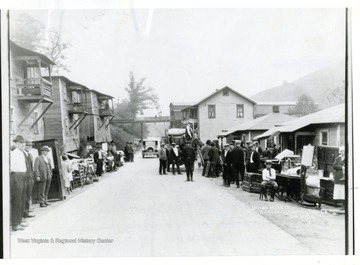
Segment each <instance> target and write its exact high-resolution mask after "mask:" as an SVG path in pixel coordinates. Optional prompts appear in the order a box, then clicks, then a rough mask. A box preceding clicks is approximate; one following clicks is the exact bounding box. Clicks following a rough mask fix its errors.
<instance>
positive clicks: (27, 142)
mask: <svg viewBox="0 0 360 265" xmlns="http://www.w3.org/2000/svg"><path fill="white" fill-rule="evenodd" d="M26 145H27V146H33V145H34V144H33V143H32V142H31V141H30V140H26Z"/></svg>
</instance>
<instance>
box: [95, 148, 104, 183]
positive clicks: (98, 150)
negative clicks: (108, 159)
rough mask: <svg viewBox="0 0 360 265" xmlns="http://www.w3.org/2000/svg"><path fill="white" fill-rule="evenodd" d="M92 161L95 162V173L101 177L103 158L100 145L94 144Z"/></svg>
mask: <svg viewBox="0 0 360 265" xmlns="http://www.w3.org/2000/svg"><path fill="white" fill-rule="evenodd" d="M94 162H95V164H96V175H97V176H98V177H101V175H102V170H103V163H104V158H103V153H102V152H101V146H100V145H98V146H96V151H95V153H94Z"/></svg>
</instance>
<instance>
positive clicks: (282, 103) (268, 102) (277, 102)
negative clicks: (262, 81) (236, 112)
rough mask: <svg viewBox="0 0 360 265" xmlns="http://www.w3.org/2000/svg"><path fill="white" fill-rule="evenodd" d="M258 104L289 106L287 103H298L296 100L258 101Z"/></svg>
mask: <svg viewBox="0 0 360 265" xmlns="http://www.w3.org/2000/svg"><path fill="white" fill-rule="evenodd" d="M257 105H264V106H273V105H279V106H283V105H285V106H287V105H296V101H258V102H257Z"/></svg>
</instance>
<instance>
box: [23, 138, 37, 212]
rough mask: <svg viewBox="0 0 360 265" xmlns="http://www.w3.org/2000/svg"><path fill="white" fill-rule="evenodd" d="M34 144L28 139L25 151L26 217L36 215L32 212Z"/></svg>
mask: <svg viewBox="0 0 360 265" xmlns="http://www.w3.org/2000/svg"><path fill="white" fill-rule="evenodd" d="M32 146H33V144H32V142H31V141H29V140H27V141H26V145H25V152H24V153H25V155H26V202H25V210H24V218H30V217H34V216H35V215H32V214H30V205H31V197H32V191H33V187H34V182H35V180H34V165H33V157H32V155H31V154H30V150H31V148H32Z"/></svg>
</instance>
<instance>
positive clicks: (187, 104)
mask: <svg viewBox="0 0 360 265" xmlns="http://www.w3.org/2000/svg"><path fill="white" fill-rule="evenodd" d="M194 104H195V102H170V105H169V107H170V106H171V105H173V106H188V107H189V106H192V105H194Z"/></svg>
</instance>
